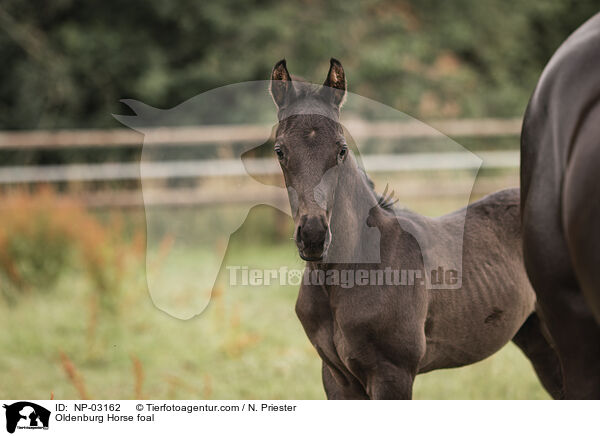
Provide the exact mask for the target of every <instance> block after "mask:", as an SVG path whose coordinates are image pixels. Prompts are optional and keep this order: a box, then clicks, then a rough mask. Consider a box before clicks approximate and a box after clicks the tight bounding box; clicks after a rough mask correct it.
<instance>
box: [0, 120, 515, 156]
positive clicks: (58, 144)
mask: <svg viewBox="0 0 600 436" xmlns="http://www.w3.org/2000/svg"><path fill="white" fill-rule="evenodd" d="M344 125H345V126H346V128H347V129H348V131H349V132H350V133H351V134H352V136H353V137H354V138H355V139H363V138H398V139H400V138H421V137H436V136H442V135H448V136H450V137H473V136H477V137H497V136H515V135H518V134H519V133H520V131H521V120H520V119H518V118H513V119H491V118H490V119H457V120H438V121H431V122H429V123H428V124H424V123H422V122H420V121H416V120H415V121H407V122H373V123H367V122H364V121H360V120H348V121H347V122H345V123H344ZM272 128H273V126H272V125H232V126H225V125H220V126H198V127H172V128H171V127H151V128H148V129H145V133H146V135H145V138H144V135H142V134H141V133H139V132H136V131H134V130H131V129H112V130H99V129H94V130H37V131H24V132H19V131H3V132H0V150H3V149H4V150H14V149H63V148H90V147H102V148H106V147H122V146H141V145H142V142H143V143H144V145H149V146H156V145H210V144H219V143H224V142H225V143H227V142H229V143H232V142H253V141H263V140H265V139H266V138H268V137H269V134H270V132H271V130H272Z"/></svg>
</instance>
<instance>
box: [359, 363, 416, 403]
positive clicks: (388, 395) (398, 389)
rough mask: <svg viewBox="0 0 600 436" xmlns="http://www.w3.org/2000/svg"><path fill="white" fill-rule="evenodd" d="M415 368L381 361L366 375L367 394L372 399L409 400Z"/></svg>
mask: <svg viewBox="0 0 600 436" xmlns="http://www.w3.org/2000/svg"><path fill="white" fill-rule="evenodd" d="M415 375H416V368H414V369H413V368H407V367H404V365H398V364H394V363H392V362H388V361H383V362H380V363H379V364H377V366H375V367H374V368H373V369H372V370H371V371H370V372H369V374H368V375H367V394H368V395H369V398H370V399H372V400H411V399H412V388H413V383H414V380H415Z"/></svg>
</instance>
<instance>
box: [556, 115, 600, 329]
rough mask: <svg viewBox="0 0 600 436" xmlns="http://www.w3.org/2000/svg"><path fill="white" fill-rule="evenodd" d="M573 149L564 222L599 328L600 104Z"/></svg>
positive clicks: (573, 259)
mask: <svg viewBox="0 0 600 436" xmlns="http://www.w3.org/2000/svg"><path fill="white" fill-rule="evenodd" d="M571 150H572V151H571V155H570V158H569V162H568V165H567V169H566V172H565V177H564V185H563V192H562V221H563V225H564V227H565V239H566V242H567V246H568V248H569V254H570V255H571V264H572V266H573V270H574V271H575V276H576V277H577V282H578V284H579V287H580V289H581V292H582V294H583V295H584V297H585V298H586V300H587V303H588V306H589V308H590V310H591V311H592V313H593V314H594V316H595V317H596V321H597V322H598V324H599V325H600V268H599V266H600V173H599V172H598V164H599V163H600V104H597V105H596V106H594V107H593V108H592V109H590V110H589V112H588V113H587V114H586V117H585V121H584V122H582V124H581V126H580V129H579V131H578V132H577V138H576V140H575V141H574V144H573V145H572V146H571Z"/></svg>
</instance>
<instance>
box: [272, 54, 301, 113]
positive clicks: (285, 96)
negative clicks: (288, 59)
mask: <svg viewBox="0 0 600 436" xmlns="http://www.w3.org/2000/svg"><path fill="white" fill-rule="evenodd" d="M269 92H270V93H271V96H272V97H273V101H274V102H275V104H276V105H277V107H278V108H281V107H282V106H285V104H286V103H287V102H289V100H290V99H291V98H292V97H293V96H294V95H295V90H294V84H293V83H292V76H291V75H290V73H289V71H288V70H287V67H286V64H285V59H282V60H280V61H279V62H277V63H276V64H275V66H274V67H273V72H272V73H271V84H270V85H269Z"/></svg>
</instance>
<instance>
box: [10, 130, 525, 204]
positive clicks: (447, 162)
mask: <svg viewBox="0 0 600 436" xmlns="http://www.w3.org/2000/svg"><path fill="white" fill-rule="evenodd" d="M345 125H346V127H347V129H348V130H349V131H351V132H352V136H353V138H354V139H355V140H357V141H362V140H365V139H372V138H386V139H393V140H402V139H407V138H435V137H440V138H443V137H444V135H447V136H450V137H454V138H457V139H458V138H469V137H478V138H489V137H502V136H511V137H517V136H518V135H519V133H520V128H521V120H519V119H461V120H441V121H432V122H431V123H429V124H428V125H425V124H423V123H421V122H417V121H414V122H413V121H409V122H403V123H392V122H376V123H366V122H362V121H358V120H350V121H348V122H346V123H345ZM432 128H433V129H432ZM271 129H272V126H268V125H235V126H202V127H178V128H166V127H165V128H151V129H145V133H146V135H145V136H144V135H142V134H141V133H139V132H136V131H133V130H130V129H113V130H59V131H42V130H38V131H23V132H19V131H5V132H0V153H1V152H2V151H9V150H24V149H27V150H37V149H39V150H65V149H74V148H79V149H81V148H110V147H113V148H114V147H141V146H142V144H143V146H144V147H168V146H211V145H215V144H217V145H218V144H234V143H244V142H256V141H264V139H265V138H266V137H268V135H269V133H270V131H271ZM265 135H266V136H265ZM477 155H478V156H479V157H480V158H481V159H482V160H483V167H484V168H500V169H503V168H504V169H506V168H515V167H518V164H519V153H518V151H506V150H496V151H485V152H480V153H477ZM468 156H472V155H470V153H468V152H465V153H458V152H445V153H435V154H433V153H409V154H371V155H363V156H362V161H363V163H364V166H365V168H367V170H368V171H369V172H370V173H400V172H410V171H434V170H451V171H452V170H468V169H472V168H473V167H474V166H477V164H476V163H475V162H474V161H473V159H467V157H468ZM0 157H1V154H0ZM0 162H1V160H0ZM279 171H280V170H279V168H278V166H277V164H276V162H275V161H274V159H260V158H252V159H246V160H244V162H243V163H242V161H241V160H240V159H195V160H185V161H164V162H143V163H141V164H140V163H138V162H112V163H94V164H87V163H83V164H82V163H77V164H66V165H34V166H0V185H3V186H5V187H7V186H10V185H15V184H19V185H22V184H39V183H59V182H60V183H66V184H69V183H80V182H103V181H126V180H141V179H142V178H143V179H144V180H146V179H152V180H159V181H160V180H163V181H167V180H172V179H205V178H210V177H240V176H245V175H247V174H248V173H250V174H253V175H275V174H278V173H279ZM163 191H164V192H163V194H162V195H159V196H157V197H156V198H158V199H159V200H158V201H159V202H161V201H162V202H163V203H164V204H165V205H168V204H199V205H210V204H214V203H216V202H219V201H220V198H211V196H210V195H208V194H202V193H201V192H200V191H199V190H197V189H189V188H186V189H183V188H172V189H164V190H163ZM80 196H81V198H82V200H83V201H85V202H86V203H88V204H89V205H90V206H97V207H105V206H116V207H124V206H128V205H130V206H135V205H139V203H140V201H141V200H140V199H141V195H140V193H139V190H129V191H125V190H115V189H111V190H107V191H104V192H90V193H89V194H87V193H83V194H81V193H80ZM239 197H240V198H237V197H236V196H235V195H233V196H232V197H231V201H233V202H236V201H237V202H254V201H255V200H256V199H254V198H252V196H244V195H241V196H239ZM160 199H162V200H160ZM279 200H281V199H278V201H279Z"/></svg>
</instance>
